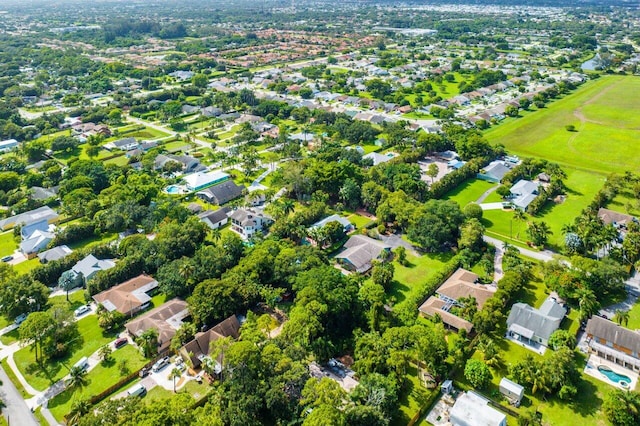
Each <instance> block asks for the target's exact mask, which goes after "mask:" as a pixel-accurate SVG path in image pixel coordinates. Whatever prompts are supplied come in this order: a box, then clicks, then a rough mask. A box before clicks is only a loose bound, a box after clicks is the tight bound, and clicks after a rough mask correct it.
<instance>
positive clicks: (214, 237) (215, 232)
mask: <svg viewBox="0 0 640 426" xmlns="http://www.w3.org/2000/svg"><path fill="white" fill-rule="evenodd" d="M210 233H211V239H212V240H213V241H214V242H218V241H220V238H221V237H222V233H221V232H220V229H218V228H216V229H212V230H211V231H210Z"/></svg>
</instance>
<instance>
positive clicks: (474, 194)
mask: <svg viewBox="0 0 640 426" xmlns="http://www.w3.org/2000/svg"><path fill="white" fill-rule="evenodd" d="M494 186H497V184H495V183H491V182H486V181H484V180H480V179H467V180H466V181H464V182H463V183H461V184H460V185H458V186H457V187H455V188H454V189H453V190H451V191H449V192H448V193H447V194H446V195H445V196H444V197H443V199H445V200H452V201H455V202H457V203H458V204H459V205H460V207H461V208H464V206H466V205H467V204H469V203H475V202H476V200H478V198H480V196H481V195H482V194H484V193H485V191H487V190H489V189H491V188H493V187H494ZM498 198H500V197H498ZM484 202H487V201H486V200H485V201H484Z"/></svg>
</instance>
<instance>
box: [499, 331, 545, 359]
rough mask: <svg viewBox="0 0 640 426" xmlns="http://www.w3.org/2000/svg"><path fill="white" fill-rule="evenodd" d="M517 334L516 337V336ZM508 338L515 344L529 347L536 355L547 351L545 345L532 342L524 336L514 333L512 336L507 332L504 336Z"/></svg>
mask: <svg viewBox="0 0 640 426" xmlns="http://www.w3.org/2000/svg"><path fill="white" fill-rule="evenodd" d="M516 336H517V337H516ZM505 337H506V338H507V339H508V340H510V341H512V342H513V343H515V344H516V345H520V346H522V347H523V348H526V349H529V350H530V351H533V352H535V353H537V354H538V355H544V353H545V352H546V351H547V347H546V346H543V345H541V344H539V343H536V342H532V341H530V340H528V339H527V338H526V337H523V336H520V335H517V334H516V335H515V336H513V335H512V333H510V332H507V334H506V336H505Z"/></svg>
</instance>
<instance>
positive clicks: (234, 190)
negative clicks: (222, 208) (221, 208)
mask: <svg viewBox="0 0 640 426" xmlns="http://www.w3.org/2000/svg"><path fill="white" fill-rule="evenodd" d="M244 189H245V188H244V186H241V185H236V183H235V182H234V181H232V180H227V181H226V182H223V183H221V184H219V185H214V186H211V187H209V188H207V189H205V190H202V191H199V192H198V195H202V196H204V197H205V198H207V199H208V200H209V201H210V202H214V203H215V204H224V203H226V202H229V201H231V200H233V199H235V198H238V197H240V196H242V191H243V190H244Z"/></svg>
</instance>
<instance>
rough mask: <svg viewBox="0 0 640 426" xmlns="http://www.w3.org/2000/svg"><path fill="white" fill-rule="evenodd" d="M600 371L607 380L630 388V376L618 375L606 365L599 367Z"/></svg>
mask: <svg viewBox="0 0 640 426" xmlns="http://www.w3.org/2000/svg"><path fill="white" fill-rule="evenodd" d="M598 371H599V372H601V373H602V374H604V375H605V376H606V377H607V379H609V380H611V381H612V382H613V383H617V384H620V385H621V386H622V387H629V383H631V379H630V378H629V377H628V376H624V375H622V374H618V373H616V372H615V371H613V370H612V369H610V368H609V367H607V366H605V365H599V366H598Z"/></svg>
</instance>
